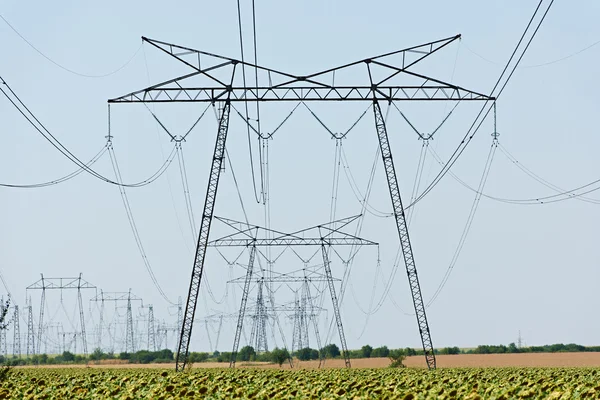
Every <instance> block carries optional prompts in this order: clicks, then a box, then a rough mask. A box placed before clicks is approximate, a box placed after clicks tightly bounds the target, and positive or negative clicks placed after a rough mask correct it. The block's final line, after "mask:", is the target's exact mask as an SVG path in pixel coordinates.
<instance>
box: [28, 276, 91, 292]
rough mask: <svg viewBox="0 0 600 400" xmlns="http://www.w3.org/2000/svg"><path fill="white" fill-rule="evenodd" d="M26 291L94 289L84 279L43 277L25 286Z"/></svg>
mask: <svg viewBox="0 0 600 400" xmlns="http://www.w3.org/2000/svg"><path fill="white" fill-rule="evenodd" d="M26 289H27V290H36V289H39V290H49V289H96V286H95V285H92V284H91V283H89V282H88V281H86V280H84V279H80V278H79V277H77V278H46V277H43V276H42V278H41V279H40V280H38V281H36V282H34V283H32V284H31V285H29V286H27V288H26Z"/></svg>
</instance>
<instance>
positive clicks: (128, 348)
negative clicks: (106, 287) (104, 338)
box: [90, 289, 144, 353]
mask: <svg viewBox="0 0 600 400" xmlns="http://www.w3.org/2000/svg"><path fill="white" fill-rule="evenodd" d="M90 301H94V302H98V301H99V302H101V307H100V321H102V319H103V315H102V314H103V313H104V302H106V301H111V302H114V303H115V306H116V305H117V304H118V303H125V304H126V307H127V314H126V319H127V321H126V328H125V352H126V353H133V352H135V340H134V334H133V332H134V327H133V313H132V310H131V303H132V302H133V301H139V302H140V303H141V305H142V307H143V306H144V302H143V300H142V299H141V297H138V296H136V295H134V294H132V293H131V289H130V290H129V291H127V292H104V291H102V290H100V294H97V295H96V296H94V297H93V298H91V299H90ZM99 329H101V327H100V328H99Z"/></svg>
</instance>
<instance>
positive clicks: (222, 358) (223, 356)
mask: <svg viewBox="0 0 600 400" xmlns="http://www.w3.org/2000/svg"><path fill="white" fill-rule="evenodd" d="M229 361H231V353H230V352H228V351H224V352H222V353H219V356H218V357H217V362H229Z"/></svg>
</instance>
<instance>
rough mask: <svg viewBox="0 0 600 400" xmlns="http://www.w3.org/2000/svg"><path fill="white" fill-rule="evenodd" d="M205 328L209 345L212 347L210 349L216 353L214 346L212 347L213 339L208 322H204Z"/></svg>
mask: <svg viewBox="0 0 600 400" xmlns="http://www.w3.org/2000/svg"><path fill="white" fill-rule="evenodd" d="M204 327H205V328H206V336H207V337H208V344H209V346H210V349H211V350H212V351H214V350H213V345H212V339H211V338H210V330H209V329H208V321H205V322H204Z"/></svg>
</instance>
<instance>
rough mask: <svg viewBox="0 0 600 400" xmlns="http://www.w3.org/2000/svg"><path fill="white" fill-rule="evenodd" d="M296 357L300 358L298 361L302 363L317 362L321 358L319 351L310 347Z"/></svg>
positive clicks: (297, 353) (301, 350) (299, 352)
mask: <svg viewBox="0 0 600 400" xmlns="http://www.w3.org/2000/svg"><path fill="white" fill-rule="evenodd" d="M296 357H298V360H300V361H308V360H317V359H318V358H319V351H318V350H315V349H311V348H310V347H305V348H303V349H300V350H298V351H297V352H296Z"/></svg>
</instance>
